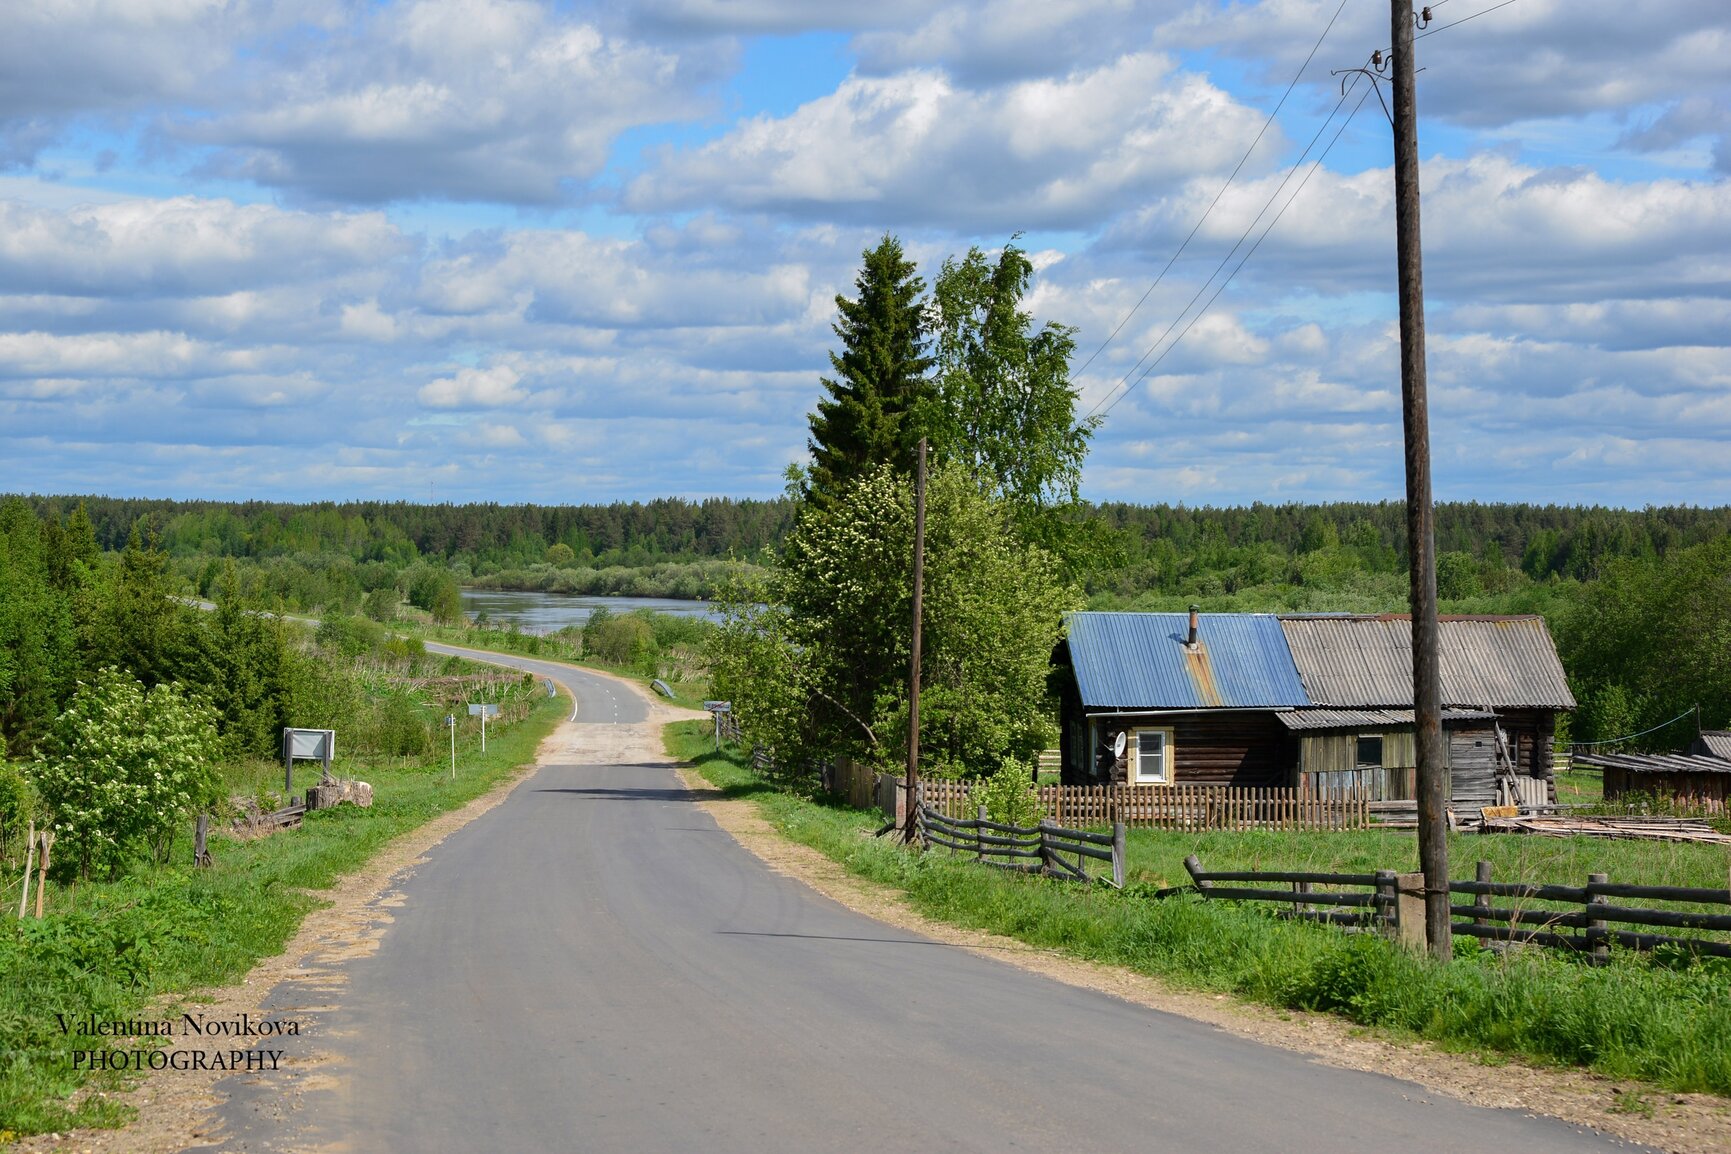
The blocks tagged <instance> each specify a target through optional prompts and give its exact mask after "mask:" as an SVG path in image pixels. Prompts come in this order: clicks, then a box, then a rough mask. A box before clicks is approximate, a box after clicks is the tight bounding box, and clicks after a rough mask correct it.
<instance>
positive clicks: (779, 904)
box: [222, 647, 1614, 1154]
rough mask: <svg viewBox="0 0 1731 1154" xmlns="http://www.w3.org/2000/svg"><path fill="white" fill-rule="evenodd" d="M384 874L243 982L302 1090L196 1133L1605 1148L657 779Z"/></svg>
mask: <svg viewBox="0 0 1731 1154" xmlns="http://www.w3.org/2000/svg"><path fill="white" fill-rule="evenodd" d="M437 648H443V647H437ZM506 660H508V661H509V662H510V663H511V664H513V665H517V666H519V667H522V668H527V669H530V670H531V671H533V672H536V673H538V674H543V675H554V676H558V677H559V678H560V679H561V680H563V681H564V682H565V683H566V684H567V685H570V686H573V687H574V688H575V689H576V690H577V693H578V698H579V703H580V706H579V711H578V712H579V718H580V719H587V720H589V721H591V722H603V723H604V722H607V721H610V720H613V719H614V718H616V717H622V716H623V715H625V714H626V713H628V712H630V711H632V709H633V707H632V706H631V704H630V703H629V702H628V701H627V700H624V699H622V698H621V695H620V692H619V691H618V690H617V689H615V691H614V693H613V694H612V695H611V697H610V696H609V694H608V692H607V691H606V689H605V688H603V687H600V686H597V685H595V684H594V681H596V680H598V679H595V678H593V677H590V676H588V675H584V674H581V673H574V672H573V671H571V670H570V669H569V668H568V667H554V668H553V669H552V670H543V668H541V667H542V666H543V665H544V664H545V663H536V662H529V661H519V660H517V659H514V658H513V659H506ZM609 701H611V702H612V703H613V704H614V707H615V709H616V712H615V713H613V714H609V713H608V711H607V707H606V705H605V704H603V703H606V702H609ZM635 708H637V709H641V702H638V703H637V705H636V707H635ZM401 891H402V894H403V895H404V901H403V902H402V904H401V905H400V906H398V907H397V908H395V909H394V911H393V913H394V917H395V922H394V924H393V925H391V927H390V928H389V929H388V931H386V933H385V934H384V937H383V940H382V944H381V945H380V948H379V949H378V951H377V953H376V954H374V955H372V956H370V957H363V958H361V959H359V960H356V961H352V962H347V963H344V964H343V970H344V973H345V976H346V979H347V980H346V982H345V983H343V984H342V985H341V986H340V988H337V989H335V990H334V992H333V990H332V989H331V988H329V987H324V988H318V989H298V988H296V987H295V986H294V985H293V984H289V985H285V986H283V987H279V989H278V990H277V991H276V992H275V993H274V994H273V1004H275V1005H277V1006H280V1007H285V1008H286V1007H296V1009H294V1010H293V1011H292V1013H293V1016H295V1017H298V1018H300V1019H301V1020H302V1021H303V1023H306V1022H309V1021H310V1023H311V1025H312V1026H313V1027H314V1029H313V1031H312V1036H311V1037H308V1038H303V1039H290V1040H289V1042H288V1044H289V1046H290V1047H291V1049H293V1048H295V1047H301V1049H300V1050H299V1051H297V1052H305V1053H311V1052H322V1053H324V1054H326V1055H328V1056H329V1057H330V1058H331V1059H333V1060H332V1061H330V1062H329V1063H328V1064H326V1065H324V1066H322V1067H320V1072H321V1073H322V1074H324V1075H326V1076H327V1077H326V1078H325V1083H326V1084H328V1086H329V1087H331V1088H328V1089H324V1090H319V1089H317V1088H316V1084H315V1083H314V1082H307V1083H305V1084H304V1085H302V1086H300V1090H301V1091H304V1093H298V1094H286V1093H285V1090H286V1089H287V1087H286V1086H285V1084H284V1083H283V1082H282V1080H281V1079H280V1076H278V1075H267V1076H264V1077H262V1078H254V1079H253V1080H251V1081H248V1080H246V1079H234V1080H231V1082H230V1083H228V1084H226V1088H227V1089H229V1090H231V1091H232V1092H233V1095H234V1096H233V1098H232V1100H231V1101H230V1103H229V1105H228V1106H227V1107H226V1118H227V1121H228V1124H229V1133H230V1138H229V1140H228V1141H227V1142H226V1143H225V1144H224V1146H223V1147H222V1148H224V1149H245V1150H270V1149H274V1150H320V1151H324V1150H349V1151H357V1152H362V1154H372V1152H390V1151H402V1152H405V1154H411V1152H412V1154H440V1152H445V1151H450V1152H469V1151H594V1152H611V1151H619V1152H635V1151H704V1152H706V1154H707V1152H714V1154H732V1152H738V1154H766V1152H772V1154H781V1152H788V1154H796V1152H797V1154H806V1152H811V1151H872V1152H882V1151H950V1150H958V1151H991V1152H992V1154H1003V1152H1006V1151H1014V1150H1031V1151H1040V1152H1042V1154H1060V1152H1064V1151H1078V1152H1088V1154H1092V1152H1096V1151H1098V1152H1110V1151H1131V1150H1136V1151H1144V1150H1146V1151H1174V1152H1178V1151H1183V1152H1185V1154H1208V1152H1222V1154H1242V1152H1245V1151H1264V1150H1266V1151H1280V1152H1282V1154H1307V1152H1312V1151H1315V1152H1326V1154H1342V1152H1346V1151H1398V1152H1400V1154H1421V1152H1429V1151H1466V1150H1517V1151H1520V1152H1521V1154H1551V1152H1560V1151H1589V1150H1601V1149H1610V1148H1612V1147H1613V1145H1614V1143H1612V1142H1610V1141H1609V1140H1607V1139H1604V1138H1601V1137H1597V1136H1593V1135H1583V1134H1581V1133H1578V1132H1577V1131H1575V1130H1573V1129H1571V1128H1570V1127H1567V1126H1565V1125H1562V1124H1560V1123H1556V1122H1551V1121H1546V1120H1540V1119H1533V1118H1529V1117H1525V1116H1523V1115H1521V1114H1518V1113H1512V1112H1507V1111H1491V1110H1480V1109H1473V1108H1469V1107H1467V1106H1464V1105H1461V1104H1459V1103H1457V1102H1454V1101H1451V1100H1448V1099H1443V1098H1438V1097H1435V1096H1433V1095H1431V1094H1429V1093H1427V1092H1426V1091H1424V1090H1423V1089H1421V1088H1419V1087H1416V1086H1413V1085H1411V1084H1408V1083H1403V1082H1398V1081H1395V1080H1394V1079H1391V1078H1385V1077H1381V1076H1377V1075H1371V1074H1361V1073H1353V1072H1350V1071H1343V1070H1337V1069H1332V1068H1329V1067H1326V1066H1321V1065H1318V1064H1316V1063H1314V1062H1311V1061H1308V1060H1306V1059H1305V1058H1304V1057H1303V1056H1301V1055H1297V1054H1293V1053H1290V1052H1287V1051H1284V1050H1279V1049H1274V1048H1270V1047H1266V1046H1261V1045H1258V1044H1255V1043H1253V1042H1249V1041H1245V1040H1243V1039H1240V1038H1236V1037H1233V1036H1230V1035H1226V1034H1223V1033H1220V1032H1218V1031H1216V1030H1213V1029H1211V1028H1210V1027H1208V1026H1206V1025H1201V1024H1198V1023H1195V1022H1191V1021H1189V1020H1186V1019H1182V1018H1176V1017H1170V1016H1167V1015H1164V1014H1160V1013H1157V1012H1154V1011H1150V1010H1146V1009H1142V1008H1139V1007H1135V1006H1131V1005H1128V1004H1126V1003H1123V1002H1119V1001H1116V1000H1114V999H1112V998H1109V997H1106V996H1104V995H1100V994H1095V993H1091V992H1088V991H1084V990H1079V989H1075V988H1072V987H1069V986H1064V985H1060V984H1058V983H1055V982H1052V981H1050V980H1048V979H1045V978H1042V977H1039V976H1037V975H1034V974H1031V973H1028V972H1026V971H1023V970H1020V969H1017V968H1015V967H1012V966H1010V965H1007V964H1004V963H1000V962H996V961H993V960H990V959H985V958H981V957H979V956H976V955H974V954H970V953H966V952H963V951H960V950H956V949H953V948H950V947H947V946H943V945H939V944H935V943H932V942H930V941H927V940H924V939H922V938H920V937H918V936H915V935H910V934H908V933H905V932H903V931H900V930H896V929H892V928H889V927H886V926H884V925H881V924H879V923H877V922H874V921H871V920H870V919H867V918H865V917H862V916H860V915H857V914H855V913H852V912H850V911H848V910H846V909H844V908H842V907H841V906H839V905H836V904H835V903H833V902H831V901H829V900H827V899H825V898H823V897H820V896H818V895H817V894H816V893H814V892H813V891H812V890H810V889H808V888H806V887H805V886H803V885H801V884H799V883H798V882H795V881H792V880H790V879H788V878H785V877H782V876H779V875H777V874H774V873H772V872H771V871H769V870H768V869H767V868H766V867H765V866H764V865H763V864H762V863H760V862H759V861H758V860H757V859H756V858H754V857H753V856H751V855H750V854H748V853H747V852H746V851H745V850H743V849H742V848H741V847H740V846H739V845H738V844H737V843H735V842H734V841H733V840H732V839H731V838H730V837H728V836H727V835H726V834H725V833H723V832H721V831H720V830H719V829H718V828H717V827H716V825H715V824H714V823H713V821H712V820H711V819H710V818H709V817H708V815H707V814H706V813H704V811H703V810H701V809H700V808H698V807H697V806H696V805H695V804H693V803H692V802H691V801H690V800H689V798H688V795H687V793H686V792H685V790H684V789H683V788H682V787H681V785H680V782H679V780H678V778H677V776H676V775H675V774H674V773H673V772H671V771H670V770H668V769H667V768H665V767H658V766H649V765H586V764H571V765H555V766H548V767H545V768H543V769H542V770H540V771H539V772H538V773H537V774H536V775H535V776H534V777H532V778H531V779H530V780H529V781H527V782H526V783H524V784H523V785H522V786H521V787H519V788H518V789H517V791H516V792H515V793H513V794H512V795H511V796H510V798H509V799H508V800H506V801H505V802H504V803H503V804H501V805H499V806H498V807H497V808H495V809H493V810H491V811H490V812H488V813H487V814H485V815H483V816H482V817H480V818H478V819H477V820H475V821H474V822H473V823H471V824H470V825H468V826H467V827H465V828H464V829H462V830H461V831H459V832H458V833H456V834H454V835H453V836H451V837H450V838H449V839H447V840H446V841H445V842H444V843H443V844H442V845H440V846H439V847H438V848H437V849H435V850H434V851H433V852H432V853H431V855H430V856H429V860H428V861H427V863H426V864H425V865H422V866H420V867H418V868H417V869H416V871H415V872H414V873H413V875H412V876H410V877H409V878H408V879H407V880H406V881H404V882H403V883H402V885H401ZM321 1005H322V1006H323V1007H324V1008H322V1009H318V1010H314V1011H309V1010H308V1009H307V1007H318V1006H321ZM1039 1039H1043V1041H1041V1040H1039ZM273 1044H276V1043H273ZM285 1106H286V1107H287V1108H286V1109H285V1108H284V1107H285Z"/></svg>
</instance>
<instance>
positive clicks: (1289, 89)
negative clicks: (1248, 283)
mask: <svg viewBox="0 0 1731 1154" xmlns="http://www.w3.org/2000/svg"><path fill="white" fill-rule="evenodd" d="M1441 2H1443V3H1447V0H1441ZM1345 10H1346V0H1340V7H1339V8H1336V9H1335V10H1334V15H1333V16H1331V17H1329V21H1328V26H1327V27H1326V28H1324V29H1323V30H1322V35H1321V36H1318V37H1317V38H1316V43H1315V44H1313V45H1311V47H1310V55H1309V56H1306V57H1305V58H1304V63H1303V64H1300V65H1299V66H1298V71H1297V72H1295V73H1293V75H1292V81H1291V82H1290V83H1289V84H1287V86H1286V91H1285V92H1283V93H1281V94H1280V100H1279V101H1278V102H1277V103H1276V104H1275V105H1274V111H1272V112H1270V113H1269V114H1268V119H1267V120H1264V121H1263V122H1262V129H1261V131H1259V132H1257V134H1256V139H1255V140H1252V141H1251V142H1250V147H1249V148H1247V149H1245V150H1244V155H1243V156H1242V157H1240V158H1239V160H1238V164H1237V166H1236V167H1235V168H1233V170H1232V175H1230V176H1228V177H1227V178H1226V183H1225V184H1223V185H1221V186H1220V191H1219V192H1217V193H1215V194H1214V199H1213V200H1211V201H1209V202H1208V207H1207V208H1205V209H1203V210H1202V215H1201V216H1199V217H1197V218H1196V223H1195V224H1194V225H1192V226H1191V228H1190V235H1189V236H1186V237H1185V238H1184V243H1183V244H1181V245H1179V246H1178V251H1177V252H1175V253H1173V254H1172V259H1170V260H1168V261H1167V262H1166V267H1165V268H1163V269H1161V270H1160V275H1159V276H1157V277H1155V278H1154V283H1153V284H1151V285H1149V286H1148V290H1147V291H1146V292H1144V293H1143V294H1142V296H1141V299H1139V300H1138V301H1137V302H1136V303H1135V305H1133V306H1132V307H1131V309H1130V311H1129V312H1127V313H1125V314H1124V319H1123V320H1121V321H1119V322H1118V327H1117V328H1115V329H1113V330H1112V331H1111V332H1110V333H1109V334H1107V336H1106V339H1105V340H1103V341H1101V342H1100V347H1099V348H1097V349H1095V350H1094V352H1093V353H1092V355H1090V356H1089V357H1088V359H1087V360H1085V361H1083V362H1082V367H1081V368H1079V369H1077V370H1076V372H1075V374H1074V375H1075V376H1078V377H1079V376H1081V375H1082V374H1083V373H1085V372H1087V371H1088V366H1089V365H1091V364H1093V363H1094V358H1095V357H1098V356H1099V355H1100V354H1101V353H1103V352H1105V351H1106V346H1107V345H1109V344H1111V343H1112V341H1113V340H1114V339H1115V338H1116V337H1117V336H1118V334H1119V333H1121V332H1123V331H1124V326H1125V325H1127V324H1129V323H1130V318H1131V317H1133V316H1135V315H1136V313H1137V311H1138V310H1140V309H1141V307H1142V306H1143V305H1144V304H1146V303H1147V301H1148V298H1149V297H1150V296H1151V295H1153V292H1154V290H1155V289H1157V288H1159V287H1160V282H1161V281H1162V280H1165V279H1166V274H1167V273H1168V272H1171V271H1172V266H1173V265H1174V264H1176V263H1177V262H1178V258H1179V257H1181V256H1183V255H1184V250H1185V249H1186V248H1189V247H1190V242H1191V241H1192V240H1194V239H1195V237H1196V232H1197V230H1198V229H1200V228H1201V227H1202V222H1203V221H1205V220H1207V219H1208V214H1209V213H1211V212H1213V211H1214V206H1215V205H1217V204H1219V203H1220V198H1221V197H1223V196H1225V195H1226V190H1227V189H1229V188H1231V187H1232V182H1233V181H1234V180H1236V179H1238V173H1239V171H1240V170H1241V169H1243V168H1244V165H1245V164H1246V163H1247V162H1248V161H1249V160H1250V155H1251V153H1253V152H1255V151H1256V146H1257V145H1258V144H1261V143H1262V138H1263V136H1264V135H1265V134H1266V133H1267V132H1268V129H1269V127H1270V126H1271V125H1272V124H1273V123H1274V118H1275V117H1276V116H1278V115H1280V110H1281V109H1282V108H1283V107H1285V105H1286V98H1287V97H1288V96H1291V95H1292V90H1293V89H1294V88H1296V87H1298V81H1299V79H1300V78H1301V77H1303V76H1304V70H1305V69H1307V68H1309V67H1310V62H1311V61H1312V60H1314V59H1316V53H1317V52H1318V50H1320V49H1321V48H1322V42H1323V41H1324V40H1326V39H1328V34H1329V32H1330V31H1332V30H1333V28H1334V23H1335V21H1336V20H1339V19H1340V14H1341V13H1342V12H1344V11H1345Z"/></svg>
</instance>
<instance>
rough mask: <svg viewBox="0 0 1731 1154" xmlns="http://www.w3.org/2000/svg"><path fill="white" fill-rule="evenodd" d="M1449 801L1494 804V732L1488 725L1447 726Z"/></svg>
mask: <svg viewBox="0 0 1731 1154" xmlns="http://www.w3.org/2000/svg"><path fill="white" fill-rule="evenodd" d="M1446 737H1447V745H1448V761H1449V800H1450V801H1452V802H1453V803H1454V804H1455V805H1457V806H1462V807H1473V806H1486V805H1495V804H1497V735H1496V733H1495V731H1494V730H1491V729H1489V728H1482V729H1481V728H1468V727H1466V726H1461V727H1460V728H1458V729H1449V730H1448V731H1447V733H1446Z"/></svg>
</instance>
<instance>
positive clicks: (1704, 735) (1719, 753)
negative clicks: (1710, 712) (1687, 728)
mask: <svg viewBox="0 0 1731 1154" xmlns="http://www.w3.org/2000/svg"><path fill="white" fill-rule="evenodd" d="M1690 752H1692V753H1704V754H1706V755H1707V756H1708V757H1722V758H1724V759H1725V760H1727V761H1731V730H1726V729H1704V730H1702V731H1701V736H1700V737H1698V738H1696V739H1695V748H1694V749H1693V750H1691V751H1690Z"/></svg>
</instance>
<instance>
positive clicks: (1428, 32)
mask: <svg viewBox="0 0 1731 1154" xmlns="http://www.w3.org/2000/svg"><path fill="white" fill-rule="evenodd" d="M1514 2H1515V0H1503V2H1502V3H1501V4H1493V5H1491V6H1490V7H1489V8H1484V9H1481V10H1480V11H1477V12H1474V13H1473V14H1472V15H1471V16H1462V17H1461V18H1460V19H1459V20H1456V21H1454V22H1453V23H1452V24H1439V25H1437V26H1436V27H1435V28H1426V29H1425V30H1424V31H1423V32H1419V33H1415V34H1414V35H1413V39H1414V40H1423V39H1424V38H1425V37H1426V36H1435V35H1436V34H1437V33H1438V32H1447V31H1448V30H1449V29H1450V28H1459V27H1460V26H1461V25H1462V24H1465V23H1466V22H1467V21H1469V20H1477V19H1478V18H1479V17H1480V16H1488V15H1490V14H1491V13H1492V12H1495V11H1496V10H1497V9H1498V8H1507V7H1508V6H1509V5H1510V4H1513V3H1514ZM1441 6H1442V5H1441V4H1440V3H1439V4H1432V5H1431V7H1432V8H1440V7H1441Z"/></svg>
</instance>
